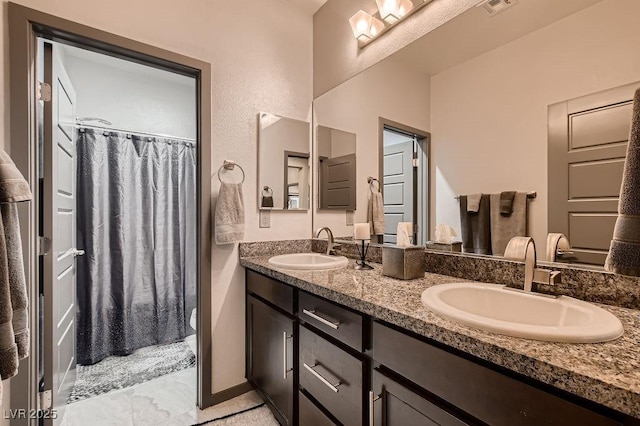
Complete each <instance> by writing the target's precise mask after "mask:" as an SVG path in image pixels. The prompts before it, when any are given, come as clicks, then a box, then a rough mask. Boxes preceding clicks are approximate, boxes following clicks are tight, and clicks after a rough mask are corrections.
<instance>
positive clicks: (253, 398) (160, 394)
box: [61, 368, 278, 426]
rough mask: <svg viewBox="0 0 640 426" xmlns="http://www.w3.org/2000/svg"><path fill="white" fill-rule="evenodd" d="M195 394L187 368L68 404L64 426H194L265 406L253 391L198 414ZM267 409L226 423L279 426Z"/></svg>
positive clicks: (193, 377)
mask: <svg viewBox="0 0 640 426" xmlns="http://www.w3.org/2000/svg"><path fill="white" fill-rule="evenodd" d="M195 392H196V370H195V368H188V369H186V370H182V371H178V372H175V373H171V374H167V375H166V376H162V377H159V378H157V379H153V380H150V381H148V382H145V383H140V384H138V385H135V386H132V387H129V388H125V389H120V390H117V391H113V392H109V393H106V394H104V395H99V396H96V397H94V398H90V399H86V400H84V401H79V402H75V403H73V404H69V405H67V407H66V410H65V412H64V417H63V421H62V424H61V425H62V426H86V425H92V426H110V425H118V426H145V425H153V426H159V425H162V426H165V425H166V426H170V425H175V426H182V425H194V424H199V423H203V422H206V421H208V420H212V419H216V418H220V417H223V416H226V415H228V414H232V413H235V412H238V411H242V410H245V409H248V408H251V407H255V406H256V405H259V404H261V403H262V400H261V399H260V397H259V396H258V395H257V394H256V393H255V392H253V391H252V392H248V393H246V394H244V395H240V396H239V397H237V398H234V399H231V400H229V401H226V402H223V403H221V404H218V405H215V406H213V407H209V408H207V409H206V410H199V409H198V408H197V407H196V405H195ZM264 408H265V407H262V408H260V409H258V410H260V411H258V410H252V411H249V412H247V413H246V414H239V415H237V416H234V417H231V418H228V419H226V420H225V421H224V423H225V424H255V425H256V426H258V425H260V426H263V425H264V426H270V425H273V426H277V425H278V422H277V421H276V419H275V418H274V417H273V416H272V415H271V412H270V411H269V410H268V409H264ZM241 416H242V417H243V418H246V419H247V422H244V423H242V419H241V418H240V417H241ZM256 417H260V418H259V419H256ZM238 422H240V423H238ZM217 423H218V422H214V423H211V425H216V424H217Z"/></svg>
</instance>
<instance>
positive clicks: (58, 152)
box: [41, 44, 81, 424]
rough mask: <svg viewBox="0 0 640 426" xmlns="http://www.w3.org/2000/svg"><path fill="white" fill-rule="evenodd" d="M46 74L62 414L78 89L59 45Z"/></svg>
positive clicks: (48, 322) (56, 372)
mask: <svg viewBox="0 0 640 426" xmlns="http://www.w3.org/2000/svg"><path fill="white" fill-rule="evenodd" d="M44 64H45V67H44V78H45V82H46V83H48V84H49V85H50V86H51V88H52V98H51V101H50V102H46V103H45V108H44V147H43V154H44V180H43V191H42V194H43V195H42V197H43V198H42V201H43V204H42V205H43V211H42V212H41V214H42V218H43V234H44V236H46V237H48V238H50V239H51V244H52V249H51V251H50V252H49V253H48V254H47V255H45V256H44V262H43V268H44V270H43V271H42V274H43V285H44V289H43V293H44V318H43V322H44V324H43V325H44V338H43V341H44V386H45V389H47V390H51V393H52V408H53V409H55V410H57V412H58V414H59V415H58V418H57V419H55V420H54V423H56V424H58V423H60V422H61V420H62V416H63V413H64V406H65V404H66V402H67V398H68V397H69V394H70V393H71V390H72V388H73V384H74V381H75V368H76V266H75V257H76V256H77V255H79V254H81V252H80V251H78V250H76V249H75V237H76V230H75V229H76V222H75V216H76V214H75V212H76V198H75V192H76V191H75V188H76V177H75V170H76V167H75V152H76V150H75V127H74V126H73V123H74V121H75V108H76V94H75V91H74V89H73V86H72V85H71V81H70V80H69V76H68V75H67V73H66V71H65V69H64V67H63V66H62V62H61V61H60V58H59V56H58V52H57V51H56V46H52V45H51V44H45V45H44Z"/></svg>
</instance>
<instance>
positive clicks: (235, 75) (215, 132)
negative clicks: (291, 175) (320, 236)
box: [0, 0, 312, 392]
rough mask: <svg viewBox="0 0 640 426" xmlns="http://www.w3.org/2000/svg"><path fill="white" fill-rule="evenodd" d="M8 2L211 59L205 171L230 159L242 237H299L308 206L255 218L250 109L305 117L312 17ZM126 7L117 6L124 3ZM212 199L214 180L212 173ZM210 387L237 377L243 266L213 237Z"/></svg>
mask: <svg viewBox="0 0 640 426" xmlns="http://www.w3.org/2000/svg"><path fill="white" fill-rule="evenodd" d="M2 3H3V4H2V12H1V13H2V19H1V20H0V22H1V23H2V31H0V34H1V37H2V45H3V46H4V52H3V56H2V59H3V67H1V68H0V82H1V83H2V84H0V99H3V100H4V102H1V103H0V108H1V111H0V129H1V134H3V135H4V136H5V139H6V138H7V136H8V134H9V129H8V126H9V119H8V110H9V102H8V98H9V97H8V90H9V86H8V37H7V32H8V30H7V14H6V10H7V4H6V1H4V0H3V2H2ZM17 3H20V4H24V5H25V6H28V7H32V8H35V9H39V10H42V11H44V12H47V13H51V14H54V15H58V16H61V17H63V18H65V19H69V20H72V21H76V22H80V23H82V24H84V25H89V26H92V27H96V28H99V29H102V30H106V31H109V32H112V33H116V34H119V35H122V36H125V37H129V38H132V39H135V40H138V41H141V42H144V43H148V44H151V45H154V46H158V47H161V48H163V49H168V50H171V51H174V52H178V53H181V54H183V55H187V56H191V57H194V58H198V59H200V60H203V61H206V62H209V63H211V64H212V78H213V87H212V99H213V105H212V107H213V108H212V123H213V128H212V140H213V150H212V151H213V152H212V163H211V164H212V171H214V172H215V171H217V169H218V167H219V166H220V165H221V164H222V161H223V159H232V160H236V161H238V163H240V164H241V165H242V166H243V167H244V169H245V172H246V174H247V177H246V181H245V184H244V192H245V208H246V212H247V217H246V234H245V239H246V240H247V241H251V240H270V239H289V238H308V237H309V236H310V234H311V233H310V229H311V213H310V212H308V213H299V212H295V213H272V215H271V226H272V227H271V228H270V229H259V228H258V214H257V213H258V210H257V205H256V200H257V196H256V195H255V194H256V190H257V188H256V186H257V185H256V182H257V176H256V171H255V170H256V167H255V166H256V161H257V160H256V158H257V154H256V152H257V149H256V140H257V134H256V133H257V122H256V120H257V114H258V112H259V111H269V112H272V113H275V114H279V115H283V116H287V117H292V118H297V119H302V120H308V119H309V118H310V107H311V101H312V30H311V28H312V18H311V16H310V15H309V14H308V13H306V12H304V11H302V9H298V8H296V7H292V6H291V4H290V3H289V2H286V1H284V0H271V1H269V2H265V1H263V0H250V1H243V2H229V1H223V0H185V1H182V2H175V1H173V0H158V1H156V2H154V3H153V7H150V6H149V3H148V2H145V1H129V0H111V1H108V2H106V1H96V0H93V1H86V0H65V1H55V2H52V1H49V0H18V1H17ZM125 11H126V13H123V12H125ZM212 183H213V185H212V186H213V194H212V197H213V202H215V199H216V197H217V193H218V188H219V183H218V180H217V177H216V176H215V175H214V176H212ZM212 264H213V265H212V279H213V283H212V312H211V314H212V321H213V324H212V325H213V329H212V335H213V336H212V338H213V348H212V352H213V390H214V392H217V391H221V390H223V389H226V388H229V387H231V386H234V385H237V384H239V383H242V382H243V381H244V269H243V268H241V267H240V266H239V265H238V251H237V248H236V246H234V245H229V246H214V248H213V259H212Z"/></svg>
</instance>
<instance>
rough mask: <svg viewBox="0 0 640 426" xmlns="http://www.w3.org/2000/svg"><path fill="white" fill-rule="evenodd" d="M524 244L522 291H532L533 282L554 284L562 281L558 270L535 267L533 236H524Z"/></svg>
mask: <svg viewBox="0 0 640 426" xmlns="http://www.w3.org/2000/svg"><path fill="white" fill-rule="evenodd" d="M523 242H524V244H526V248H525V257H524V291H527V292H532V291H533V283H536V284H544V285H548V286H556V285H558V284H560V283H561V282H562V277H561V275H560V271H552V270H550V269H542V268H538V267H537V263H538V262H537V258H536V243H535V242H534V241H533V238H525V239H524V240H523Z"/></svg>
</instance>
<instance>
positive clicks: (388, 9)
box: [376, 0, 413, 24]
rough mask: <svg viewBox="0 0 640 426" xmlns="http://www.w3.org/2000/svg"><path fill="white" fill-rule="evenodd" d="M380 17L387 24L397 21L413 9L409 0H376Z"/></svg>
mask: <svg viewBox="0 0 640 426" xmlns="http://www.w3.org/2000/svg"><path fill="white" fill-rule="evenodd" d="M376 5H377V6H378V10H379V11H380V18H382V20H384V21H385V22H386V23H388V24H393V23H395V22H397V21H398V20H399V19H400V18H402V17H403V16H404V15H406V14H407V13H408V12H409V11H410V10H411V9H413V2H412V1H411V0H376Z"/></svg>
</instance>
